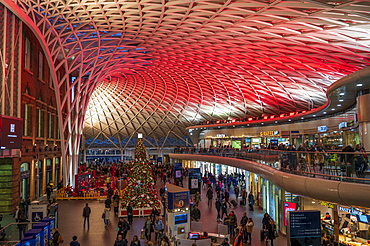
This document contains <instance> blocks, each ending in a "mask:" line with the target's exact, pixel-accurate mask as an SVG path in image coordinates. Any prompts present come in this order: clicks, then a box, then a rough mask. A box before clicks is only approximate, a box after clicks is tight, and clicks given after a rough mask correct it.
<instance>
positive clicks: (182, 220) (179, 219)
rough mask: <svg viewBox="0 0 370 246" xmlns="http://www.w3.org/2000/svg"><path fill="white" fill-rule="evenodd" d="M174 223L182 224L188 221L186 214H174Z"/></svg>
mask: <svg viewBox="0 0 370 246" xmlns="http://www.w3.org/2000/svg"><path fill="white" fill-rule="evenodd" d="M174 218H175V225H178V224H184V223H187V222H188V214H178V215H175V216H174Z"/></svg>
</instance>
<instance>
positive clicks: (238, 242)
mask: <svg viewBox="0 0 370 246" xmlns="http://www.w3.org/2000/svg"><path fill="white" fill-rule="evenodd" d="M233 238H234V239H233V242H234V243H233V245H234V246H243V230H239V228H236V229H235V237H234V236H233Z"/></svg>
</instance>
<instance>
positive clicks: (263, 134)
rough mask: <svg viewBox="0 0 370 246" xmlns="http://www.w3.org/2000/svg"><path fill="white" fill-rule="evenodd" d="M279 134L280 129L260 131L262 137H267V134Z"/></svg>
mask: <svg viewBox="0 0 370 246" xmlns="http://www.w3.org/2000/svg"><path fill="white" fill-rule="evenodd" d="M277 135H279V131H266V132H260V136H261V137H267V136H277Z"/></svg>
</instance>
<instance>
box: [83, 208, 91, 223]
mask: <svg viewBox="0 0 370 246" xmlns="http://www.w3.org/2000/svg"><path fill="white" fill-rule="evenodd" d="M90 214H91V208H90V207H89V204H88V203H86V205H85V207H84V209H83V211H82V216H83V217H84V227H85V225H86V221H87V228H90Z"/></svg>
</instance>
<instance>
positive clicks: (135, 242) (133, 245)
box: [130, 235, 153, 246]
mask: <svg viewBox="0 0 370 246" xmlns="http://www.w3.org/2000/svg"><path fill="white" fill-rule="evenodd" d="M148 245H149V242H148ZM152 245H153V244H152ZM130 246H141V244H140V240H139V238H138V237H137V235H134V237H133V238H132V241H131V244H130Z"/></svg>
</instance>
